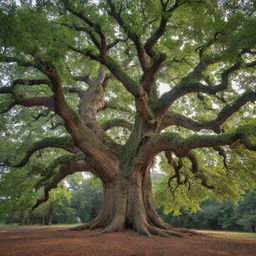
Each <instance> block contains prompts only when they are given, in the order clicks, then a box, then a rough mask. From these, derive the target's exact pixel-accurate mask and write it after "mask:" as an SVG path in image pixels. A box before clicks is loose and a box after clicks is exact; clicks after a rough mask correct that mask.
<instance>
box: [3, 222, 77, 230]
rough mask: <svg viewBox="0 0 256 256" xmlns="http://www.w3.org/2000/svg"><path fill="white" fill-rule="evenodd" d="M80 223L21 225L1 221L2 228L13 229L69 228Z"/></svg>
mask: <svg viewBox="0 0 256 256" xmlns="http://www.w3.org/2000/svg"><path fill="white" fill-rule="evenodd" d="M76 225H78V224H54V225H49V226H48V225H25V226H20V225H19V224H17V223H13V224H8V225H6V224H4V223H0V230H12V229H22V228H24V229H28V228H29V229H30V228H44V229H48V228H68V227H73V226H76Z"/></svg>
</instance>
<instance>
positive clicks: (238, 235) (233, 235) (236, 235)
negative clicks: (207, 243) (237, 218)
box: [197, 230, 256, 240]
mask: <svg viewBox="0 0 256 256" xmlns="http://www.w3.org/2000/svg"><path fill="white" fill-rule="evenodd" d="M197 231H199V232H201V233H205V234H209V235H212V236H215V237H225V238H229V239H235V240H238V239H256V233H249V232H236V231H213V230H197Z"/></svg>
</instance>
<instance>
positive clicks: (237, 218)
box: [158, 192, 256, 232]
mask: <svg viewBox="0 0 256 256" xmlns="http://www.w3.org/2000/svg"><path fill="white" fill-rule="evenodd" d="M255 196H256V194H255V192H249V193H246V194H245V195H244V196H243V198H242V200H241V201H239V202H238V203H237V204H234V203H232V201H230V200H228V201H225V202H222V203H220V202H217V201H216V200H206V201H204V202H202V203H201V204H200V211H198V212H196V213H193V214H191V213H190V212H188V211H186V210H185V209H183V210H182V213H181V215H179V216H174V215H173V212H172V213H169V214H164V213H163V206H161V207H159V208H158V212H159V213H160V214H161V215H163V217H164V218H165V220H166V221H167V222H169V223H170V224H172V225H174V226H180V227H187V228H196V229H213V230H218V229H223V230H239V231H246V232H255V231H256V219H255V216H256V205H255V202H256V201H255Z"/></svg>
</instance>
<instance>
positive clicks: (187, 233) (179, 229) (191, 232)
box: [174, 228, 204, 236]
mask: <svg viewBox="0 0 256 256" xmlns="http://www.w3.org/2000/svg"><path fill="white" fill-rule="evenodd" d="M174 230H175V231H176V232H180V233H183V234H186V235H188V236H204V234H203V233H200V232H197V231H193V230H189V229H185V228H175V229H174Z"/></svg>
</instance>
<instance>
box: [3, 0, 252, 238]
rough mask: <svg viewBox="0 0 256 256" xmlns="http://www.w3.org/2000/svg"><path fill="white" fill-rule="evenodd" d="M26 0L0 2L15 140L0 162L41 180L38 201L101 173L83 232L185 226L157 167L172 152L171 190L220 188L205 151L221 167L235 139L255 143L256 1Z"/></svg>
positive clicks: (6, 98) (6, 94)
mask: <svg viewBox="0 0 256 256" xmlns="http://www.w3.org/2000/svg"><path fill="white" fill-rule="evenodd" d="M10 2H12V1H10ZM14 2H15V1H14ZM29 2H30V1H21V3H20V4H18V5H15V4H14V3H8V2H7V3H6V4H2V5H1V9H0V24H1V25H0V44H1V53H0V62H1V73H2V74H1V80H2V84H1V87H0V96H1V98H0V99H1V114H2V125H3V130H2V135H3V136H6V137H5V138H6V139H5V140H3V143H5V146H4V147H6V149H7V148H8V147H10V145H13V144H14V145H16V149H15V146H13V147H12V150H10V149H9V150H7V152H8V154H7V153H6V154H3V155H2V159H1V161H2V164H3V165H5V166H9V167H10V168H11V169H8V170H15V169H17V168H25V166H29V168H30V177H32V176H35V177H37V180H36V183H35V187H36V188H37V189H39V188H41V189H42V188H43V196H42V197H41V198H39V199H38V200H37V202H36V203H35V204H34V206H33V208H36V207H38V206H39V205H40V204H41V203H43V202H45V201H47V199H48V198H49V191H50V190H51V189H53V188H56V186H57V184H58V183H59V182H60V181H61V180H63V179H64V178H65V177H66V176H68V175H71V174H73V173H75V172H82V171H87V172H91V173H93V174H94V175H96V176H97V177H98V178H99V179H100V180H101V181H102V185H103V192H104V196H103V205H102V209H101V212H100V214H99V216H98V217H97V218H96V219H94V220H93V221H91V222H90V223H87V224H84V225H82V226H80V227H78V229H83V228H97V227H103V228H104V231H105V232H111V231H117V230H122V229H124V228H125V227H132V228H133V229H135V230H136V231H137V232H139V233H141V234H146V235H149V234H159V235H182V234H181V233H180V232H178V231H176V230H174V229H173V228H172V227H170V226H169V225H167V224H166V223H165V222H164V221H163V220H162V219H161V218H160V217H159V215H158V214H157V212H156V210H155V206H154V202H153V196H152V189H151V178H150V168H151V167H152V165H153V163H154V159H155V158H156V156H157V155H158V154H160V153H161V152H163V153H164V157H166V159H167V162H168V164H169V165H171V166H172V168H173V170H174V174H173V175H171V177H170V179H169V181H168V183H169V186H170V187H172V184H173V182H174V183H175V184H176V185H177V186H178V185H185V186H187V187H191V186H204V187H206V188H208V189H210V190H215V189H217V187H218V186H217V185H216V183H217V182H216V180H215V184H214V180H213V181H212V182H211V180H210V179H209V177H208V175H207V172H204V169H203V168H201V167H200V164H199V162H198V158H200V159H205V161H207V156H205V152H206V151H205V150H204V149H205V148H209V150H211V152H216V154H214V157H215V158H216V159H215V160H212V159H211V161H209V164H212V165H214V163H215V162H214V161H220V159H221V161H222V160H224V161H223V166H222V167H223V170H226V169H228V164H229V162H230V159H232V154H233V153H234V152H233V151H234V150H235V149H236V147H241V146H242V147H243V148H244V149H246V150H247V151H248V152H249V151H255V150H256V141H255V131H256V124H255V122H253V117H254V115H255V113H254V112H253V106H254V105H253V102H254V101H255V100H256V91H255V66H256V60H255V54H256V30H255V27H256V19H255V14H256V12H255V1H252V0H251V1H225V0H223V1H208V0H145V1H142V0H124V1H116V0H99V1H92V0H83V1H81V0H80V1H76V0H74V1H69V0H52V1H50V0H49V1H43V0H41V1H39V0H38V1H34V2H33V3H32V4H30V3H29ZM163 87H165V89H166V88H168V90H167V91H166V92H165V93H163ZM238 113H239V115H238ZM42 120H43V121H42ZM250 120H251V121H250ZM248 121H250V122H248ZM28 137H29V139H27V138H28ZM40 138H41V139H40ZM17 144H23V146H22V147H21V148H20V151H21V154H23V156H21V154H20V153H16V152H15V150H17ZM2 145H3V144H2ZM2 147H3V146H2ZM56 148H57V149H59V150H56ZM42 150H43V152H46V153H43V155H42V156H41V157H42V159H43V161H44V162H42V161H41V164H38V163H37V159H36V158H35V154H37V152H42ZM51 150H52V151H51ZM2 151H3V150H2ZM51 152H53V153H51ZM64 152H66V153H64ZM200 154H203V155H201V156H200ZM196 155H197V156H196ZM54 156H56V159H54V160H53V161H52V162H51V163H49V162H50V160H47V159H51V160H52V158H53V157H54ZM254 156H255V155H254ZM211 157H212V154H211ZM245 157H246V155H245ZM19 158H20V159H19ZM29 160H31V161H30V163H29ZM32 160H33V161H32ZM184 161H186V163H187V164H186V168H185V169H186V170H184V167H183V162H184ZM31 162H32V163H33V164H32V163H31ZM36 163H37V164H36ZM238 171H239V170H238ZM227 173H228V171H227V172H226V174H227ZM226 174H225V171H223V172H222V174H221V175H226ZM221 175H220V176H218V175H217V174H216V175H215V176H216V177H218V178H220V179H221V177H222V176H221ZM192 181H193V182H192ZM237 182H238V183H239V181H237ZM188 193H189V189H188Z"/></svg>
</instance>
